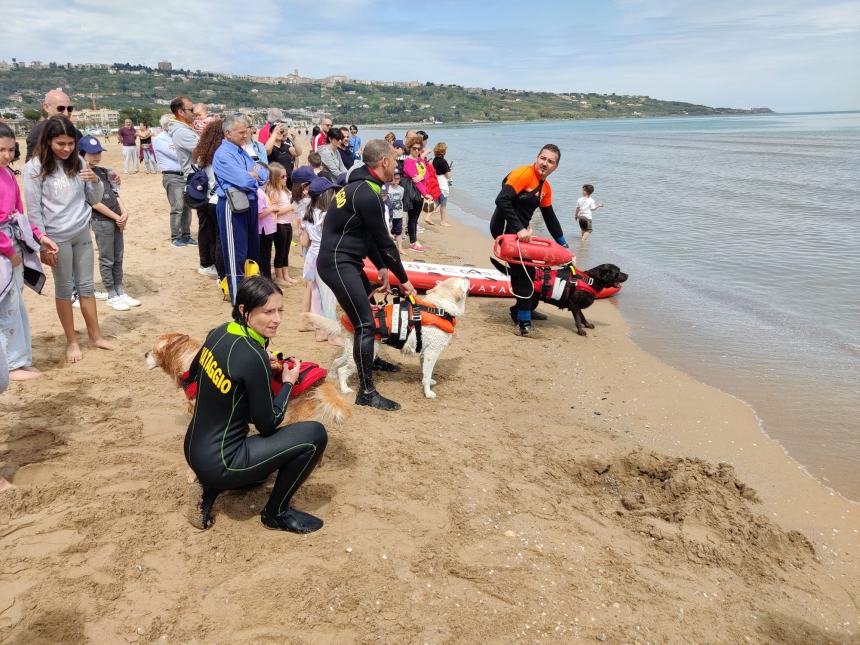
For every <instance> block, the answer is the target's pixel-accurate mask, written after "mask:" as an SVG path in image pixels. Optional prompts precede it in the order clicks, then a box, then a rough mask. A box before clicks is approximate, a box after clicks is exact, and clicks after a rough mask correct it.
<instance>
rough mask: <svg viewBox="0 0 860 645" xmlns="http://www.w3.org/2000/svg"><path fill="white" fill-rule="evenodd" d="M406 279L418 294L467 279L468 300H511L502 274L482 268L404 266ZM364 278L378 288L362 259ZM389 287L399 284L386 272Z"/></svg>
mask: <svg viewBox="0 0 860 645" xmlns="http://www.w3.org/2000/svg"><path fill="white" fill-rule="evenodd" d="M403 268H404V269H406V275H407V276H409V281H410V282H411V283H412V286H413V287H415V288H416V289H420V290H421V291H427V290H429V289H432V288H433V287H435V286H436V285H437V284H439V283H440V282H443V281H444V280H447V279H448V278H468V280H469V295H470V296H489V297H494V298H513V297H514V294H513V293H511V281H510V279H509V278H508V276H506V275H505V274H504V273H501V272H500V271H496V270H495V269H485V268H482V267H469V266H454V265H451V264H431V263H429V262H409V261H406V262H403ZM364 274H365V275H366V276H367V279H368V280H370V281H371V282H372V283H373V284H379V271H377V269H376V267H375V266H374V265H373V262H371V261H370V260H368V259H367V258H365V260H364ZM388 275H389V278H390V281H391V286H397V285H399V284H400V281H399V280H398V279H397V276H395V275H394V274H393V273H391V272H389V274H388ZM619 290H620V289H618V288H616V287H610V288H609V289H603V290H602V291H599V292H598V293H597V297H598V298H608V297H609V296H614V295H615V294H616V293H618V291H619Z"/></svg>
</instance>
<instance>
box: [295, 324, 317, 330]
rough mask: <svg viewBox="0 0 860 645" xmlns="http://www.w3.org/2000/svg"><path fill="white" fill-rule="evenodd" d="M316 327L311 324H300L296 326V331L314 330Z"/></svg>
mask: <svg viewBox="0 0 860 645" xmlns="http://www.w3.org/2000/svg"><path fill="white" fill-rule="evenodd" d="M313 330H314V328H313V327H312V326H311V325H299V326H298V327H296V331H313Z"/></svg>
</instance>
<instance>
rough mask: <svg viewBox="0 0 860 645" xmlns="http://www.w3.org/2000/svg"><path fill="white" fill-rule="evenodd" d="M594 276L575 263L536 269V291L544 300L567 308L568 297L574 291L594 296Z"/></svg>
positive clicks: (595, 293)
mask: <svg viewBox="0 0 860 645" xmlns="http://www.w3.org/2000/svg"><path fill="white" fill-rule="evenodd" d="M593 284H594V278H592V277H591V276H589V275H588V274H587V273H583V272H582V271H580V270H579V269H577V268H576V267H575V266H573V264H568V265H567V266H565V267H562V268H561V269H558V270H556V269H542V268H536V269H535V281H534V285H535V293H539V294H540V298H541V300H542V301H543V302H548V303H550V304H553V305H555V306H556V307H559V308H561V309H565V308H567V302H568V298H569V297H570V294H571V292H572V291H574V290H576V291H585V292H586V293H589V294H591V295H592V296H596V295H597V290H596V289H595V288H594V287H593V286H592V285H593Z"/></svg>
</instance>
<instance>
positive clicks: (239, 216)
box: [212, 115, 269, 302]
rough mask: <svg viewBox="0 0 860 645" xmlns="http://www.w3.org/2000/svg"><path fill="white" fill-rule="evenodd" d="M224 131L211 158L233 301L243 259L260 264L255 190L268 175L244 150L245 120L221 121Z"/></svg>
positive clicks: (246, 139)
mask: <svg viewBox="0 0 860 645" xmlns="http://www.w3.org/2000/svg"><path fill="white" fill-rule="evenodd" d="M223 128H224V141H222V142H221V145H220V146H219V147H218V150H216V151H215V156H214V157H213V158H212V169H213V171H214V172H215V179H216V188H215V192H216V194H217V195H218V204H217V205H216V207H215V213H216V215H217V217H218V230H219V232H220V234H221V248H222V249H223V252H224V269H225V271H226V273H227V285H228V287H229V288H230V300H231V301H234V302H235V299H236V290H237V289H238V288H239V284H240V283H241V282H242V280H243V279H244V277H245V260H254V262H259V261H260V234H259V233H258V232H257V187H258V186H262V185H263V184H264V183H266V181H267V180H268V178H269V172H268V170H266V168H265V166H262V165H261V164H259V163H257V162H255V161H254V160H253V159H252V158H251V156H250V155H249V154H248V153H247V152H245V150H244V149H243V148H244V146H245V145H247V144H248V143H249V142H250V141H251V124H250V123H249V122H248V119H246V118H245V117H244V116H241V115H235V116H228V117H226V118H225V119H224V122H223ZM231 189H236V190H231ZM228 193H230V194H228ZM239 193H243V194H244V196H245V197H247V202H248V206H247V207H244V204H241V203H239V202H241V201H243V200H242V199H241V197H242V195H240V194H239ZM240 209H241V210H240Z"/></svg>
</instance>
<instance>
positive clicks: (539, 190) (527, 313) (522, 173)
mask: <svg viewBox="0 0 860 645" xmlns="http://www.w3.org/2000/svg"><path fill="white" fill-rule="evenodd" d="M560 160H561V151H560V150H559V149H558V146H556V145H554V144H552V143H548V144H547V145H545V146H544V147H543V148H541V149H540V152H539V153H538V156H537V159H535V162H534V163H533V164H531V165H529V166H520V167H519V168H517V169H515V170H512V171H511V172H510V173H508V175H507V177H505V179H504V181H503V182H502V190H501V191H500V192H499V194H498V196H497V197H496V210H495V211H494V212H493V217H492V219H491V220H490V233H491V234H492V236H493V237H494V238H495V237H498V236H499V235H503V234H505V233H516V234H517V238H518V239H519V240H521V241H523V242H528V241H529V240H530V239H531V236H532V230H531V228H530V225H531V220H532V215H533V214H534V212H535V210H536V209H537V208H540V212H541V215H543V220H544V222H545V223H546V227H547V230H548V231H549V234H550V235H552V237H553V239H554V240H555V241H556V242H558V243H559V244H561V245H562V246H564V247H567V241H566V240H565V239H564V233H563V232H562V230H561V224H559V222H558V217H556V215H555V211H554V210H553V208H552V188H550V185H549V182H547V180H546V179H547V177H549V176H550V175H551V174H552V173H553V172H554V171H555V169H556V168H558V162H559V161H560ZM508 265H509V267H510V268H509V270H508V274H509V275H510V276H511V290H512V291H513V293H514V296H516V299H517V304H516V305H514V306H513V307H511V318H513V320H514V322H516V323H517V325H518V327H519V332H520V334H521V335H523V336H527V335H528V334H529V333H530V332H531V329H532V322H531V321H532V317H533V314H534V318H535V319H536V320H545V319H546V316H545V315H543V314H539V313H537V312H534V309H535V307H537V304H538V299H537V298H536V297H535V295H534V277H535V270H534V268H533V267H529V266H525V265H522V264H517V263H513V262H509V263H508Z"/></svg>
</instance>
